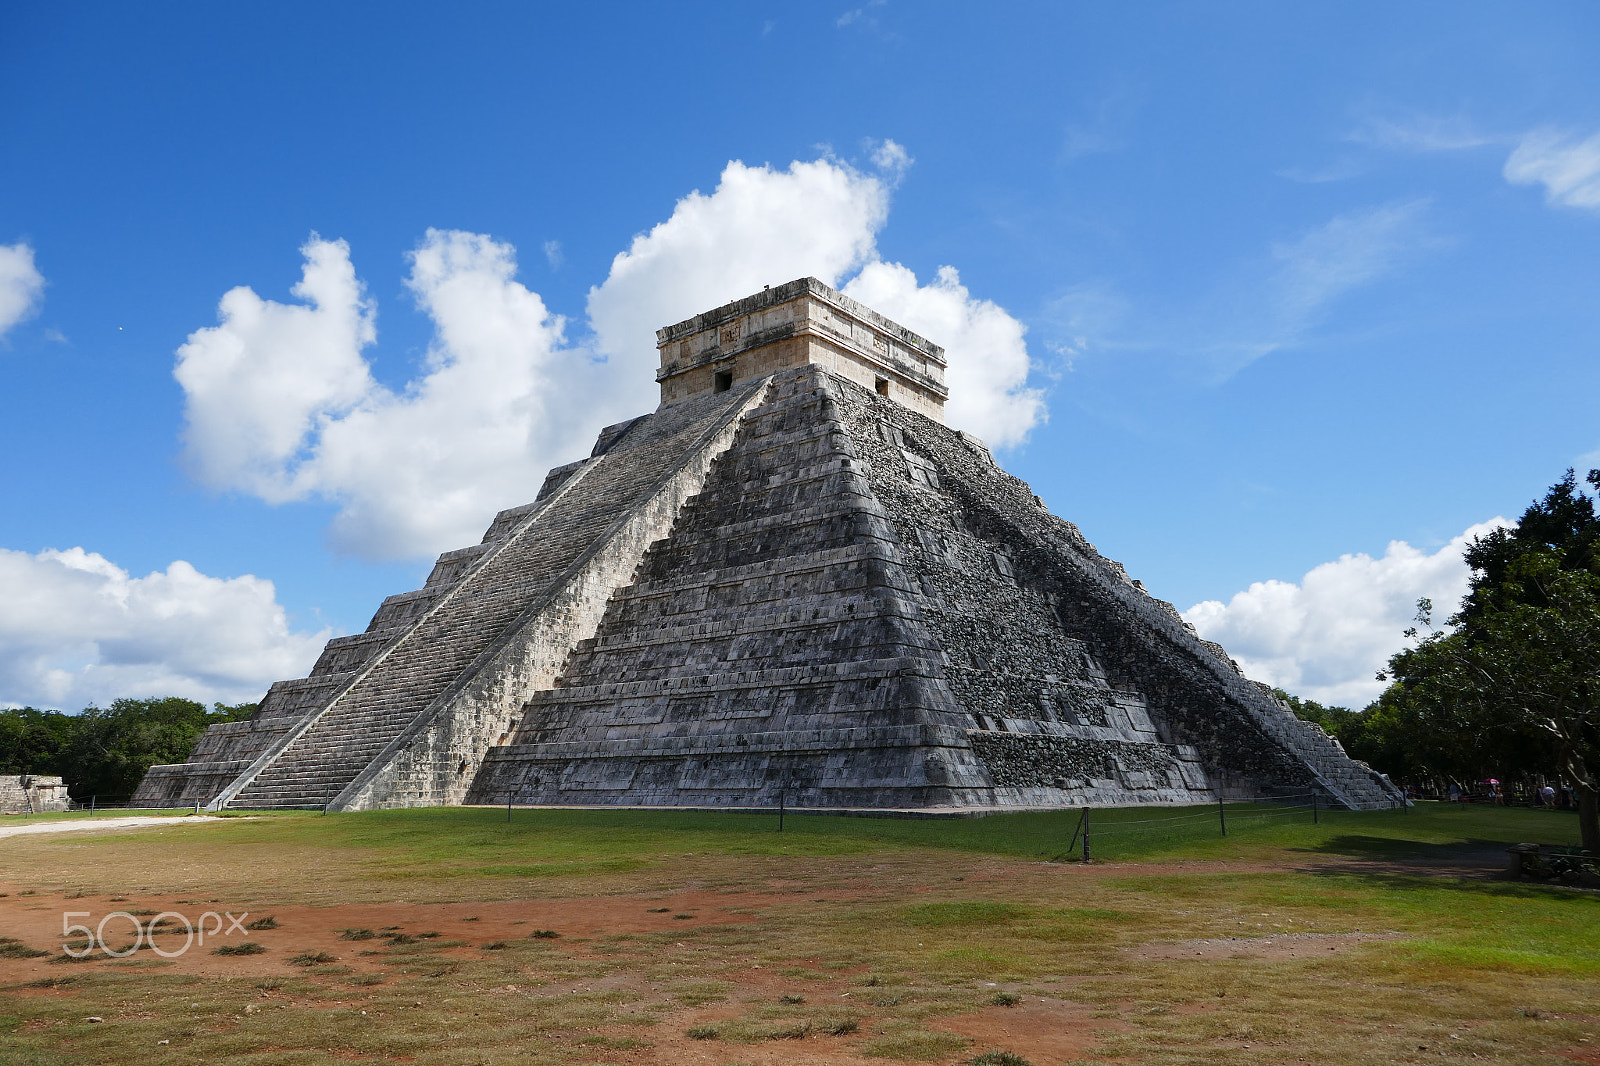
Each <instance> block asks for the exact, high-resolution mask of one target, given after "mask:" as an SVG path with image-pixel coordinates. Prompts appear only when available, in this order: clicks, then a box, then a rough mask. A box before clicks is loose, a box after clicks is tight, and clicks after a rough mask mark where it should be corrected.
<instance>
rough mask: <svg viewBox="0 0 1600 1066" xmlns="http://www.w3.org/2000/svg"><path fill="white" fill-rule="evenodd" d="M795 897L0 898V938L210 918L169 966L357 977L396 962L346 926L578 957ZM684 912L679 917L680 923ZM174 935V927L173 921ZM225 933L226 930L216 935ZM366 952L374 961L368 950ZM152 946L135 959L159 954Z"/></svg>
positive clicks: (35, 939) (127, 937)
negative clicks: (306, 970)
mask: <svg viewBox="0 0 1600 1066" xmlns="http://www.w3.org/2000/svg"><path fill="white" fill-rule="evenodd" d="M793 901H794V900H793V897H792V896H773V895H766V894H754V893H746V894H736V893H735V894H728V893H714V892H684V893H676V894H673V895H669V896H660V897H657V896H601V897H592V898H579V899H537V900H506V901H498V902H485V903H436V904H435V903H427V904H424V903H370V904H361V903H352V904H343V905H340V906H334V907H304V906H285V907H259V908H256V909H253V910H248V911H247V909H246V908H244V907H241V906H238V905H236V904H229V903H227V902H226V901H218V902H202V903H195V902H189V901H187V900H179V899H176V898H171V897H138V898H128V899H118V900H113V899H111V898H109V897H104V896H83V897H80V898H75V899H64V898H62V897H60V896H56V895H49V896H43V895H40V896H17V895H11V896H7V897H4V898H0V936H8V937H15V938H16V939H18V940H20V941H21V942H22V943H23V944H25V945H27V946H28V947H31V948H35V949H38V950H41V951H49V952H50V953H51V955H52V956H54V955H57V954H59V953H60V952H61V946H62V943H63V940H64V938H63V936H62V932H61V931H62V915H63V914H64V913H65V912H69V911H70V912H85V911H86V912H88V914H87V916H82V915H81V914H80V916H78V917H74V918H72V919H71V921H72V922H74V923H82V924H86V925H88V926H90V927H91V928H98V927H99V926H100V923H101V921H102V920H103V919H105V918H106V916H107V915H108V914H112V913H113V912H117V911H122V912H126V913H133V912H136V911H137V912H144V913H140V914H137V915H136V917H138V919H139V920H140V921H141V922H142V923H145V924H148V923H149V922H150V921H151V919H152V918H153V917H154V916H155V914H154V913H153V912H164V911H173V912H176V913H177V914H178V915H181V916H182V917H183V918H185V919H187V920H188V921H189V922H190V923H196V922H198V921H199V920H200V918H201V915H202V914H204V913H206V912H208V911H209V912H212V913H214V914H216V915H219V916H221V917H220V918H218V919H211V918H208V919H206V930H207V936H206V938H205V942H204V944H202V943H200V940H199V937H198V936H197V937H196V938H195V940H194V942H193V943H191V944H190V946H189V947H188V949H187V950H185V951H182V953H181V954H174V956H173V957H172V958H171V959H170V961H171V962H172V966H171V967H170V968H169V969H170V970H171V971H172V972H177V973H193V974H200V975H204V976H256V975H266V974H285V973H293V972H296V967H294V966H292V965H291V964H290V963H289V962H288V960H289V959H290V958H291V957H293V956H296V955H302V954H309V955H317V954H319V953H322V954H327V955H332V956H336V957H337V960H338V964H339V965H342V966H349V967H351V968H352V969H354V970H355V971H357V972H368V971H377V970H383V969H392V968H393V967H394V965H395V963H396V961H397V960H396V959H395V958H394V957H393V956H390V955H389V954H388V953H387V952H382V951H380V949H383V948H386V947H387V946H388V944H389V941H388V940H386V939H382V938H381V936H380V937H373V938H369V939H363V940H348V939H344V938H343V937H342V936H341V932H342V931H343V930H347V929H364V930H371V931H372V932H374V933H377V934H384V933H403V934H405V935H407V936H411V937H416V936H418V935H419V934H422V933H436V934H438V936H437V937H430V938H427V939H429V940H434V941H466V942H467V944H466V946H457V947H449V948H440V949H439V953H440V954H443V955H447V956H449V955H455V956H458V957H472V956H480V955H481V949H482V945H484V944H488V943H493V942H495V941H498V940H513V939H517V938H521V937H528V936H530V935H531V934H532V933H533V932H534V931H535V930H551V931H554V932H556V933H559V934H560V937H559V938H558V939H553V940H551V943H553V944H556V945H559V946H562V947H563V949H564V950H567V951H569V952H571V953H573V954H576V955H579V956H581V955H582V954H583V953H584V945H583V944H582V943H574V942H573V941H574V940H582V939H584V938H587V937H591V936H603V935H609V934H617V933H648V932H670V931H673V930H679V929H693V928H695V927H697V926H704V925H729V924H735V923H745V922H754V921H758V920H759V919H758V918H757V917H756V916H755V915H753V914H750V913H738V912H741V911H744V912H748V911H749V910H751V909H752V908H755V907H762V906H771V905H774V904H781V903H792V902H793ZM229 912H231V913H232V915H233V916H234V917H235V918H238V919H239V920H240V922H241V923H242V924H244V925H248V924H249V923H250V922H253V921H256V920H258V919H260V918H265V917H268V916H270V917H272V918H273V919H275V920H276V922H277V928H274V929H259V930H257V929H249V930H241V929H239V928H237V927H236V926H233V924H232V923H231V922H230V921H229V919H228V918H227V917H226V915H227V914H228V913H229ZM680 915H682V916H684V917H679V916H680ZM173 921H174V923H175V924H177V925H178V927H179V928H180V929H181V923H178V922H177V920H176V919H173ZM104 928H105V938H106V940H107V942H108V943H109V945H110V946H111V947H112V949H113V950H121V949H122V948H124V947H125V946H126V945H127V944H129V943H130V942H131V941H132V940H133V923H132V921H131V920H129V919H127V918H123V917H117V918H113V919H110V920H108V921H106V923H105V927H104ZM223 934H226V935H223ZM154 942H155V945H156V947H158V948H160V949H161V951H164V952H169V953H177V952H179V951H180V949H182V948H183V946H184V943H185V937H184V934H183V933H182V932H178V933H175V934H161V935H158V936H157V937H156V938H155V941H154ZM247 942H250V943H258V944H260V945H261V946H262V947H264V948H265V949H266V951H265V952H263V953H262V954H259V955H214V954H212V952H213V950H215V949H216V948H217V947H219V946H233V945H238V944H243V943H247ZM363 952H372V953H373V954H363ZM160 957H161V956H160V955H158V954H157V953H156V952H154V951H152V950H149V949H141V950H139V951H138V952H136V953H135V954H134V955H133V956H132V958H135V959H138V960H141V961H148V960H152V959H160ZM108 965H118V962H117V960H116V959H113V958H108V957H107V956H106V955H104V954H103V953H101V952H99V951H96V952H95V953H94V955H92V956H91V957H90V959H89V960H88V961H86V962H83V963H74V964H71V965H67V964H61V963H54V962H52V961H51V959H49V958H37V959H0V982H3V983H12V982H18V981H35V980H39V979H42V978H45V977H54V976H65V975H67V974H70V973H72V972H74V971H75V970H77V969H78V968H79V967H81V966H108Z"/></svg>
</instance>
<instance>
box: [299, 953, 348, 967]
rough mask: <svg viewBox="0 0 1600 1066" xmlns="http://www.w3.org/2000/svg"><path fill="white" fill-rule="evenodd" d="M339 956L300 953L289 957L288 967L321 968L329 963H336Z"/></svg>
mask: <svg viewBox="0 0 1600 1066" xmlns="http://www.w3.org/2000/svg"><path fill="white" fill-rule="evenodd" d="M338 961H339V956H337V955H329V954H328V953H327V952H326V951H318V952H310V951H306V952H301V953H300V954H299V955H291V956H289V959H288V962H289V965H290V966H323V965H326V964H327V963H330V962H338Z"/></svg>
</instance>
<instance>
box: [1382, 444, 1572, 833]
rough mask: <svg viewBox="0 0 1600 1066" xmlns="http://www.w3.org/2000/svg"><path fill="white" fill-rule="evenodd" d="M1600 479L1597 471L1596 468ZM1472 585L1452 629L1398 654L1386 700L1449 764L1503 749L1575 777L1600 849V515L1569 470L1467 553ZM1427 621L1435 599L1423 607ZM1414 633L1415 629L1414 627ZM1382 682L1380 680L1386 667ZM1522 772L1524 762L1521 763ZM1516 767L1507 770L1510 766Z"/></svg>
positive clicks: (1509, 756) (1516, 759) (1509, 759)
mask: <svg viewBox="0 0 1600 1066" xmlns="http://www.w3.org/2000/svg"><path fill="white" fill-rule="evenodd" d="M1588 480H1589V482H1590V484H1593V485H1596V486H1600V471H1590V472H1589V477H1588ZM1466 559H1467V562H1468V563H1469V564H1470V565H1471V566H1472V568H1473V578H1472V587H1471V591H1470V592H1469V593H1468V595H1467V598H1466V599H1465V600H1464V601H1463V603H1462V606H1461V610H1460V612H1459V613H1457V614H1456V615H1455V616H1454V617H1452V618H1450V619H1449V620H1448V622H1447V625H1449V626H1451V627H1452V629H1451V631H1449V632H1446V631H1443V630H1438V631H1432V632H1428V633H1426V635H1423V636H1420V638H1419V643H1418V644H1417V645H1416V646H1415V647H1413V648H1409V649H1407V650H1405V651H1402V652H1400V653H1399V654H1397V655H1395V656H1394V657H1393V658H1392V659H1391V660H1390V664H1389V671H1388V674H1389V675H1390V676H1392V677H1393V678H1394V679H1395V682H1396V684H1395V685H1394V686H1392V687H1391V688H1390V690H1389V691H1388V692H1386V693H1385V695H1384V697H1383V700H1381V701H1380V702H1388V703H1389V704H1390V705H1391V706H1393V707H1395V708H1396V709H1397V711H1398V713H1399V714H1400V715H1401V717H1402V718H1405V719H1408V720H1409V721H1410V722H1412V723H1415V724H1417V725H1418V726H1420V733H1421V736H1420V737H1419V739H1421V740H1422V741H1423V742H1425V743H1426V744H1428V745H1429V746H1430V747H1432V748H1434V749H1435V751H1434V757H1435V758H1436V759H1438V760H1439V761H1441V762H1447V763H1448V762H1455V763H1457V764H1461V763H1464V762H1471V761H1472V760H1473V759H1474V758H1475V757H1476V758H1481V757H1482V754H1483V751H1484V749H1485V748H1486V747H1495V748H1498V749H1499V757H1500V759H1501V764H1502V766H1506V764H1507V763H1511V764H1513V765H1515V764H1523V763H1527V762H1528V761H1530V760H1534V761H1537V760H1541V759H1548V760H1550V761H1549V762H1546V764H1545V765H1551V764H1552V763H1553V764H1554V765H1555V766H1556V767H1559V769H1560V771H1561V773H1562V774H1563V775H1564V776H1566V777H1567V778H1568V779H1569V780H1571V781H1572V782H1573V785H1574V788H1575V789H1576V791H1577V794H1578V815H1579V825H1580V827H1581V832H1582V837H1583V843H1584V846H1585V847H1586V848H1589V849H1590V850H1600V517H1597V515H1596V513H1595V507H1594V501H1593V499H1591V498H1590V497H1589V496H1588V495H1587V494H1585V493H1584V492H1583V490H1582V489H1581V488H1580V487H1579V486H1578V484H1577V479H1576V478H1575V476H1574V475H1573V472H1572V471H1571V470H1569V471H1567V474H1566V476H1565V477H1564V478H1563V479H1562V480H1561V481H1560V482H1558V483H1556V484H1555V485H1554V486H1552V487H1551V489H1550V491H1549V492H1548V493H1547V494H1546V495H1545V498H1544V499H1543V500H1540V501H1537V502H1536V503H1534V504H1533V505H1532V506H1531V507H1529V508H1528V510H1527V511H1526V512H1525V513H1524V514H1523V516H1522V518H1521V520H1520V521H1519V522H1518V523H1517V525H1516V526H1515V527H1512V528H1510V529H1503V530H1496V531H1495V532H1494V533H1491V534H1489V535H1488V536H1486V537H1480V538H1478V539H1477V540H1476V541H1475V542H1474V543H1473V545H1472V547H1471V548H1469V549H1468V550H1467V552H1466ZM1418 607H1419V612H1418V617H1419V621H1421V622H1422V624H1423V625H1424V627H1425V628H1428V627H1431V617H1430V615H1431V610H1430V608H1431V605H1430V604H1428V603H1427V601H1423V602H1422V603H1420V604H1419V605H1418ZM1407 635H1408V636H1418V633H1417V631H1416V630H1408V631H1407ZM1379 676H1380V678H1381V677H1383V676H1384V675H1382V674H1380V675H1379ZM1518 768H1520V767H1518ZM1508 769H1510V767H1508Z"/></svg>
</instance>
